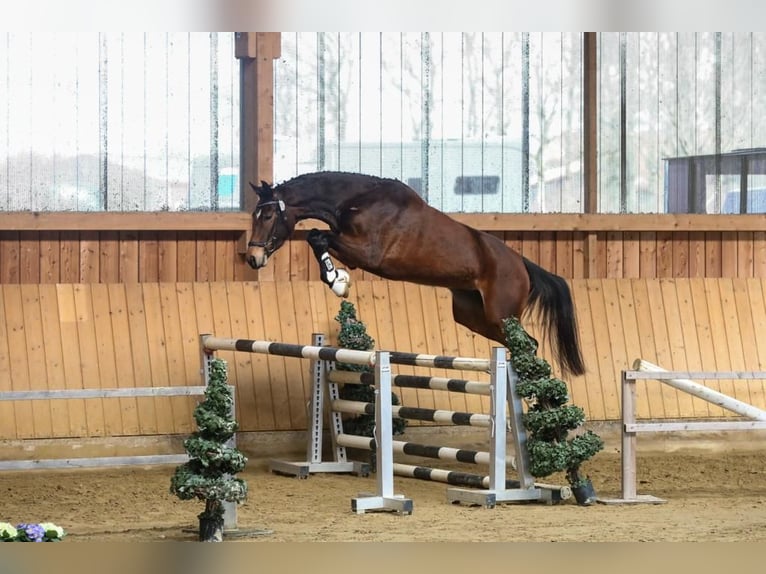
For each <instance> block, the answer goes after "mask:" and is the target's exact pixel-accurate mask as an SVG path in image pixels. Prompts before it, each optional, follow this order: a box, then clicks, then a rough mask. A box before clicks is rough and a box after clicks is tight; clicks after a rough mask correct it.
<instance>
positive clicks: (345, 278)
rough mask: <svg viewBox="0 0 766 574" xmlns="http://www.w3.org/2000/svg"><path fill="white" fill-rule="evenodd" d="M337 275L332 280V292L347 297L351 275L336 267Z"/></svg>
mask: <svg viewBox="0 0 766 574" xmlns="http://www.w3.org/2000/svg"><path fill="white" fill-rule="evenodd" d="M335 272H336V273H337V277H335V280H334V281H333V282H332V287H331V288H332V292H333V293H335V294H336V295H337V296H338V297H348V291H349V288H350V287H351V276H350V275H349V274H348V272H347V271H346V270H345V269H336V270H335Z"/></svg>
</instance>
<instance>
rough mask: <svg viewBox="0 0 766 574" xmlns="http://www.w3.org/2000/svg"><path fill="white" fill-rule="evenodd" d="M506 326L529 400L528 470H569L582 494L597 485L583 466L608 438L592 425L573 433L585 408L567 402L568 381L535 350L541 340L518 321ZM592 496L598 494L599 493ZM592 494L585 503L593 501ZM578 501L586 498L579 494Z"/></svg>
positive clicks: (541, 474) (573, 484) (544, 472)
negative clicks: (553, 372) (602, 437)
mask: <svg viewBox="0 0 766 574" xmlns="http://www.w3.org/2000/svg"><path fill="white" fill-rule="evenodd" d="M504 329H505V335H506V344H507V346H508V349H509V350H510V351H511V364H512V365H513V369H514V370H515V371H516V373H517V375H518V383H517V385H516V392H517V394H518V395H519V396H520V397H521V398H524V399H526V400H527V404H528V405H529V407H528V409H527V412H526V413H525V414H524V416H523V421H524V426H525V428H526V430H527V432H528V437H527V449H528V451H529V464H530V469H529V471H530V473H531V474H532V475H533V476H535V477H538V478H540V477H544V476H548V475H551V474H553V473H555V472H561V471H564V472H565V473H566V477H567V481H568V482H569V484H570V486H571V487H572V489H573V491H575V495H576V497H577V494H578V493H577V491H576V490H575V489H579V488H582V487H585V486H586V485H587V486H588V487H589V488H591V489H592V485H591V484H590V480H589V479H588V478H587V477H584V476H582V475H581V469H580V467H581V465H582V463H583V462H585V461H586V460H588V459H590V458H591V457H592V456H594V455H595V454H596V453H597V452H599V451H600V450H601V449H602V448H604V443H603V441H602V440H601V437H599V436H598V435H597V434H596V433H594V432H593V431H590V430H587V431H585V432H584V433H581V434H578V435H575V436H573V437H571V438H570V437H569V433H570V431H573V430H575V429H577V428H578V427H580V426H581V425H582V424H583V423H584V422H585V413H584V412H583V410H582V409H581V408H580V407H577V406H575V405H567V404H566V403H567V402H568V401H569V392H568V390H567V386H566V383H565V382H564V381H562V380H561V379H557V378H554V377H552V376H551V367H550V365H549V364H548V363H547V362H546V361H545V360H544V359H542V358H540V357H538V356H537V355H536V353H537V347H538V345H537V341H535V340H534V339H533V338H532V337H530V336H529V335H528V334H527V333H526V331H524V329H523V327H522V326H521V324H520V323H519V321H518V320H517V319H515V318H511V319H506V320H505V323H504ZM590 498H593V499H595V494H594V495H593V497H590ZM590 498H589V499H588V500H589V501H588V502H585V504H590V502H592V500H590ZM578 502H579V503H581V504H583V502H580V499H579V498H578Z"/></svg>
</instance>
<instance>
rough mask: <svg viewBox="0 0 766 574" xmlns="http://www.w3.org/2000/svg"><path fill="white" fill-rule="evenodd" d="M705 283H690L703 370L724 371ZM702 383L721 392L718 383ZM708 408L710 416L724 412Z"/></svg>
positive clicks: (693, 280) (712, 407) (709, 406)
mask: <svg viewBox="0 0 766 574" xmlns="http://www.w3.org/2000/svg"><path fill="white" fill-rule="evenodd" d="M705 283H706V280H705V279H702V278H698V279H692V280H691V281H690V282H689V286H690V291H691V300H692V305H693V306H694V321H695V330H696V331H697V342H698V343H699V348H700V360H701V363H702V370H705V371H717V370H723V368H722V367H719V365H718V353H717V352H716V348H715V347H716V343H715V342H714V341H715V337H717V333H718V332H719V331H718V330H717V327H715V326H714V325H713V323H712V321H711V317H710V311H709V309H708V301H707V294H706V289H705ZM701 382H702V384H705V385H707V386H709V387H711V388H713V389H715V390H720V385H719V383H718V381H707V382H704V381H701ZM706 407H707V411H708V415H709V416H721V415H722V414H723V412H724V411H723V409H721V408H720V407H716V406H714V405H712V404H710V403H706Z"/></svg>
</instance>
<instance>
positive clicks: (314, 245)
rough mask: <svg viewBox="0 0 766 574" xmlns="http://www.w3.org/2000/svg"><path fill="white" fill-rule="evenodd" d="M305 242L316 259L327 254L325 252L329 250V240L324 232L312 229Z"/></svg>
mask: <svg viewBox="0 0 766 574" xmlns="http://www.w3.org/2000/svg"><path fill="white" fill-rule="evenodd" d="M306 241H307V242H308V244H309V245H310V246H311V249H312V250H313V251H314V255H315V256H316V258H317V259H319V258H320V257H321V256H322V255H324V254H325V253H327V250H328V249H329V248H330V238H329V237H328V234H327V232H326V231H319V230H318V229H312V230H311V231H309V233H308V235H307V236H306Z"/></svg>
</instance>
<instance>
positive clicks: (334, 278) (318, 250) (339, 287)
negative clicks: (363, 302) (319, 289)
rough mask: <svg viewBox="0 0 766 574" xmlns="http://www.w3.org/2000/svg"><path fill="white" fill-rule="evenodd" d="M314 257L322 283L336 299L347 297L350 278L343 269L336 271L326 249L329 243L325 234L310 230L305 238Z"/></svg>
mask: <svg viewBox="0 0 766 574" xmlns="http://www.w3.org/2000/svg"><path fill="white" fill-rule="evenodd" d="M306 241H308V243H309V245H311V249H312V250H313V251H314V256H315V257H316V258H317V261H318V262H319V272H320V277H321V278H322V281H324V282H325V283H327V284H328V285H329V286H330V289H332V292H333V293H335V294H336V295H337V296H338V297H348V291H349V288H350V287H351V277H350V276H349V274H348V272H347V271H346V270H345V269H336V268H335V265H334V264H333V262H332V259H330V254H329V253H328V249H329V246H330V241H329V238H328V234H327V232H322V231H319V230H318V229H312V230H311V231H309V234H308V237H306Z"/></svg>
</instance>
